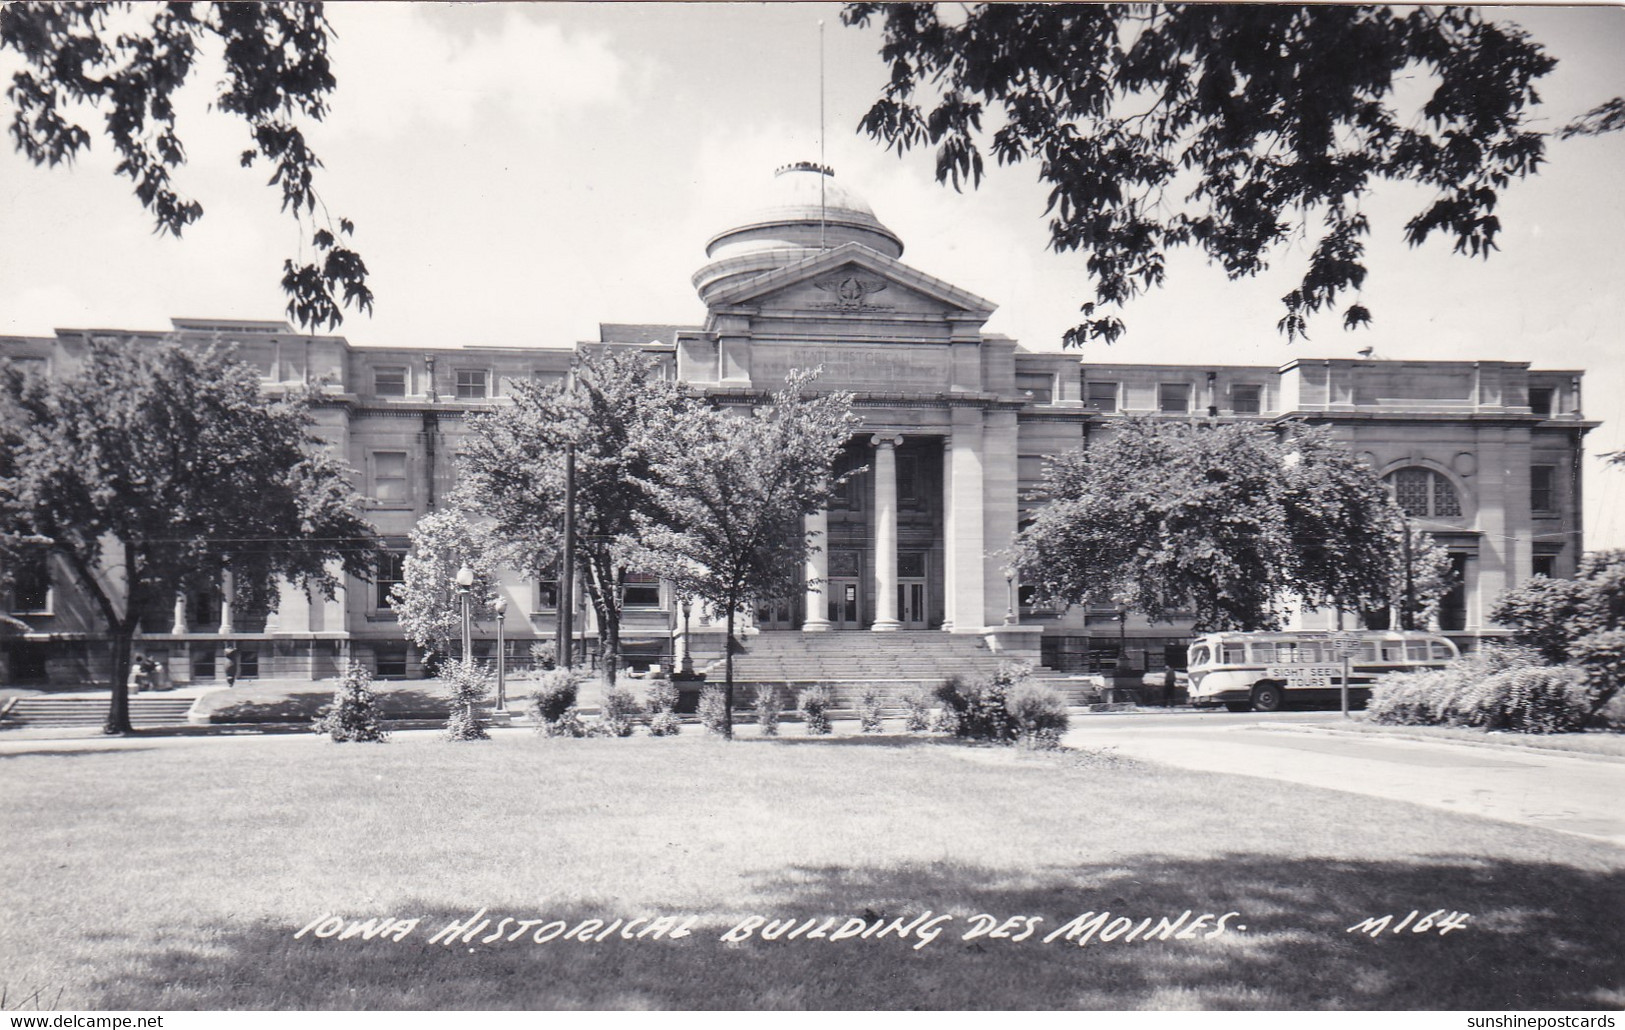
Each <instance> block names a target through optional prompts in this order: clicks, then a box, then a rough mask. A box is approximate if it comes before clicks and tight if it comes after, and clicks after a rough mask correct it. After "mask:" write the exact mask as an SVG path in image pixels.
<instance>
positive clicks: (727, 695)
mask: <svg viewBox="0 0 1625 1030" xmlns="http://www.w3.org/2000/svg"><path fill="white" fill-rule="evenodd" d="M722 656H723V657H722V670H723V671H722V739H723V740H732V739H734V606H733V605H729V606H728V630H727V634H726V635H725V636H724V637H723V638H722Z"/></svg>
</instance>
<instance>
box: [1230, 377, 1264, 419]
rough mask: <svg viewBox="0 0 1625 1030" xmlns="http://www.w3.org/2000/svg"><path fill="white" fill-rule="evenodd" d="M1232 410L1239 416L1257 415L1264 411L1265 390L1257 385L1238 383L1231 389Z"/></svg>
mask: <svg viewBox="0 0 1625 1030" xmlns="http://www.w3.org/2000/svg"><path fill="white" fill-rule="evenodd" d="M1230 410H1231V411H1233V412H1235V413H1236V414H1237V415H1257V414H1260V413H1261V412H1262V411H1263V410H1264V388H1263V387H1262V386H1259V385H1258V384H1257V383H1237V384H1235V385H1234V386H1232V387H1230Z"/></svg>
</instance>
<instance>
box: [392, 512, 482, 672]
mask: <svg viewBox="0 0 1625 1030" xmlns="http://www.w3.org/2000/svg"><path fill="white" fill-rule="evenodd" d="M410 539H411V549H410V550H409V551H407V553H406V558H405V560H404V561H402V562H401V581H400V582H399V583H397V584H395V586H394V587H392V588H391V589H390V592H389V606H390V607H391V608H392V609H394V611H395V617H396V619H397V621H398V623H399V625H400V627H401V632H402V633H405V634H406V635H407V637H408V638H410V639H411V641H412V642H413V643H415V644H417V645H418V647H421V648H423V649H424V650H425V651H428V652H431V653H436V654H443V655H449V654H452V653H453V650H454V649H453V647H452V643H453V642H454V641H455V642H458V644H459V646H460V644H461V641H462V633H463V602H462V595H461V594H460V593H459V592H458V590H457V572H458V570H459V569H461V568H463V567H464V566H467V567H468V568H469V569H471V570H473V572H474V585H473V586H472V587H470V588H469V604H470V608H469V613H470V616H471V617H472V618H474V619H475V620H481V619H489V618H492V617H494V616H495V614H496V610H495V609H494V608H492V602H493V601H495V600H496V591H495V587H494V584H495V582H496V564H497V563H496V560H495V557H494V555H493V548H492V546H491V543H490V541H489V540H488V539H486V537H485V534H483V533H481V532H480V531H479V530H477V529H475V528H474V527H473V526H472V525H470V524H469V521H468V518H467V517H466V516H465V515H464V514H463V512H462V511H460V510H458V509H457V508H448V509H446V510H443V511H436V512H430V513H429V514H427V515H425V516H423V518H421V519H419V520H418V524H417V525H416V526H414V527H413V529H412V532H411V534H410Z"/></svg>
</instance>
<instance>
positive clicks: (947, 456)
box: [942, 436, 957, 633]
mask: <svg viewBox="0 0 1625 1030" xmlns="http://www.w3.org/2000/svg"><path fill="white" fill-rule="evenodd" d="M953 554H954V447H953V437H952V436H945V437H943V438H942V631H943V632H944V633H952V632H953V629H954V583H955V575H954V574H955V571H956V564H957V563H956V562H955V561H954V559H953Z"/></svg>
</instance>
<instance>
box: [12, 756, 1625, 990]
mask: <svg viewBox="0 0 1625 1030" xmlns="http://www.w3.org/2000/svg"><path fill="white" fill-rule="evenodd" d="M744 732H745V734H747V736H743V737H742V738H741V739H740V740H738V741H736V742H735V743H733V744H732V745H726V744H722V743H720V742H717V741H714V740H709V739H706V738H704V737H703V736H701V735H700V734H698V733H696V732H695V731H694V730H693V729H692V728H690V729H689V730H687V731H685V733H684V735H683V736H681V737H679V738H676V739H667V740H660V739H653V738H648V737H638V738H634V739H630V740H603V739H597V740H544V739H540V738H537V737H534V736H532V735H530V734H529V733H528V732H520V731H514V732H509V733H503V734H499V735H498V736H497V739H495V740H493V741H491V742H489V743H479V744H449V743H445V742H442V741H441V740H439V739H437V738H436V737H435V736H434V735H432V734H428V733H415V734H400V735H397V737H396V739H395V740H394V741H393V742H391V743H389V744H387V745H335V744H332V743H330V742H328V741H326V740H324V739H321V738H317V737H315V736H284V737H254V736H250V737H231V738H214V739H210V738H179V739H169V740H162V741H160V740H136V741H133V742H132V743H131V744H130V746H128V747H126V748H121V749H113V750H70V749H65V748H62V747H61V746H60V745H58V744H53V742H50V741H42V742H41V744H40V747H41V749H42V750H41V751H40V752H36V753H29V754H21V755H14V756H8V757H3V758H0V787H3V790H0V813H3V815H0V826H3V827H4V830H5V835H6V838H7V841H8V845H7V847H6V848H5V850H4V860H3V861H4V865H3V868H0V872H3V874H4V876H5V882H6V885H7V886H6V903H5V916H6V918H5V919H4V920H3V921H0V961H3V963H4V965H3V971H0V977H3V978H4V984H3V987H4V993H5V997H6V999H7V1000H6V1003H5V1004H6V1005H7V1006H8V1007H13V1008H15V1007H29V1008H35V1007H38V1008H69V1007H76V1008H77V1007H83V1008H119V1009H189V1008H254V1009H260V1008H272V1009H292V1008H318V1009H351V1008H385V1009H397V1008H424V1009H428V1008H475V1009H479V1008H574V1007H630V1008H689V1009H693V1008H933V1009H939V1008H947V1009H959V1008H1029V1007H1034V1008H1069V1007H1070V1008H1106V1009H1116V1008H1146V1007H1153V1008H1197V1009H1218V1008H1265V1009H1281V1008H1285V1009H1295V1008H1376V1009H1411V1008H1424V1009H1429V1008H1450V1009H1454V1008H1472V1009H1475V1010H1483V1009H1528V1008H1537V1009H1538V1008H1562V1009H1570V1008H1580V1009H1586V1008H1598V1007H1611V1008H1612V1007H1618V1006H1619V1005H1620V1004H1621V1003H1622V1002H1625V994H1622V993H1621V988H1620V984H1621V982H1622V977H1621V966H1622V958H1621V956H1622V955H1625V931H1622V930H1621V928H1620V919H1619V916H1620V914H1621V912H1625V905H1622V901H1625V890H1622V886H1621V871H1622V869H1625V851H1621V850H1620V849H1616V848H1611V847H1608V846H1606V845H1603V844H1600V843H1592V842H1589V841H1586V840H1583V839H1580V838H1575V837H1568V836H1562V835H1557V834H1551V833H1546V832H1543V831H1538V830H1532V829H1523V828H1519V827H1513V826H1507V825H1502V824H1496V823H1491V822H1486V821H1480V820H1474V819H1470V818H1465V817H1458V816H1452V815H1449V814H1444V813H1439V812H1435V811H1429V810H1424V809H1421V808H1417V807H1413V806H1409V805H1403V804H1396V803H1391V802H1385V801H1379V800H1374V799H1364V798H1360V797H1356V796H1353V795H1347V794H1340V793H1332V792H1326V791H1316V790H1312V789H1309V788H1299V787H1293V786H1288V785H1284V784H1267V783H1265V782H1263V781H1257V780H1252V779H1227V778H1223V777H1216V776H1210V775H1201V774H1195V773H1185V772H1179V771H1174V770H1169V769H1163V768H1159V767H1154V766H1145V765H1134V764H1131V763H1127V762H1122V761H1113V760H1110V759H1102V758H1089V757H1087V756H1082V757H1080V756H1078V755H1076V754H1072V755H1063V756H1050V755H1040V754H1033V753H1029V752H1022V751H1015V750H996V749H987V748H968V747H962V746H958V745H953V744H949V743H944V742H940V741H935V740H912V741H911V740H907V739H905V738H859V737H837V738H833V739H829V738H823V739H812V740H809V739H807V738H805V737H801V736H799V735H790V736H787V737H786V738H784V739H782V740H779V741H766V740H760V739H753V738H751V737H750V736H748V734H750V733H752V732H753V731H752V730H749V729H747V730H745V731H744ZM53 747H56V750H52V748H53ZM481 909H484V910H485V915H484V916H483V917H482V918H484V919H489V920H490V923H489V924H488V925H487V927H486V928H484V929H480V930H478V931H477V932H473V933H470V934H468V939H467V940H466V941H465V940H464V939H462V937H461V936H459V937H458V939H457V940H456V942H455V943H454V944H451V945H448V944H446V943H431V939H432V938H433V937H434V936H435V935H436V933H437V932H438V931H440V930H442V929H443V928H444V927H446V926H447V924H449V923H452V922H457V921H461V920H466V919H468V918H469V917H471V916H473V915H475V913H476V912H478V911H479V910H481ZM1412 909H1417V910H1420V912H1421V913H1423V914H1424V915H1425V914H1427V913H1429V912H1431V911H1433V910H1436V909H1444V910H1447V911H1460V912H1466V913H1470V919H1469V921H1468V922H1467V925H1466V926H1465V927H1464V928H1463V929H1460V930H1457V931H1454V932H1451V933H1449V934H1447V935H1440V934H1439V933H1438V932H1437V928H1434V929H1430V930H1429V931H1428V932H1424V933H1413V932H1411V930H1410V929H1406V930H1405V931H1404V932H1402V933H1397V934H1396V933H1392V932H1387V933H1383V934H1381V935H1380V937H1378V938H1372V937H1370V936H1367V935H1365V934H1351V933H1348V932H1346V931H1347V928H1348V927H1350V926H1352V925H1354V924H1356V923H1358V922H1360V921H1361V920H1363V919H1365V918H1367V917H1378V916H1382V915H1385V914H1389V913H1392V914H1393V915H1394V916H1395V920H1396V922H1397V920H1399V919H1401V918H1403V917H1404V915H1405V914H1406V913H1407V912H1409V911H1411V910H1412ZM1187 910H1189V911H1190V913H1191V915H1190V916H1189V917H1187V919H1186V921H1185V922H1184V923H1182V924H1181V926H1182V927H1184V928H1185V929H1186V930H1187V931H1188V929H1189V926H1190V924H1191V923H1192V922H1194V921H1195V920H1196V919H1197V917H1199V916H1201V915H1202V914H1204V913H1212V914H1213V916H1214V917H1215V918H1214V919H1212V920H1208V921H1206V922H1205V923H1204V924H1203V926H1202V929H1201V930H1200V932H1198V933H1194V934H1188V936H1187V938H1186V939H1183V940H1181V939H1178V938H1173V939H1168V940H1160V939H1159V940H1147V939H1145V938H1144V937H1141V938H1140V939H1137V940H1130V939H1129V937H1130V936H1131V934H1130V933H1124V932H1123V927H1122V926H1118V928H1117V930H1116V931H1115V932H1114V931H1113V930H1112V929H1111V928H1110V927H1111V926H1112V925H1113V923H1115V922H1116V921H1117V920H1118V919H1119V917H1128V920H1129V923H1130V924H1132V925H1134V926H1138V925H1140V924H1141V923H1142V922H1143V921H1144V920H1146V919H1152V920H1156V919H1159V918H1162V917H1167V918H1169V919H1170V920H1175V919H1178V918H1179V917H1180V916H1181V913H1184V912H1186V911H1187ZM927 912H929V913H931V918H933V919H935V918H937V917H940V916H943V915H947V916H949V917H951V918H950V919H949V920H947V921H938V922H935V923H923V922H918V920H919V918H920V917H921V916H923V915H924V914H925V913H927ZM1101 912H1110V913H1111V916H1110V920H1111V922H1108V923H1105V924H1102V926H1101V928H1100V931H1099V932H1097V933H1095V934H1093V935H1092V937H1091V939H1090V940H1089V942H1088V943H1087V945H1086V946H1082V947H1080V946H1078V945H1077V944H1076V943H1069V942H1068V941H1067V940H1066V939H1065V938H1064V934H1063V936H1062V937H1060V938H1058V939H1055V940H1053V941H1051V942H1049V943H1046V942H1045V941H1044V938H1045V937H1046V936H1047V935H1049V934H1051V933H1053V932H1055V931H1057V930H1060V929H1062V928H1063V927H1064V925H1065V924H1066V923H1067V921H1068V920H1071V919H1073V917H1075V916H1079V915H1081V914H1083V913H1095V914H1097V915H1098V914H1099V913H1101ZM1226 913H1236V914H1235V915H1232V916H1230V917H1229V918H1228V919H1227V920H1226V922H1225V924H1224V926H1225V929H1224V932H1222V933H1218V934H1216V935H1213V936H1209V934H1211V933H1212V932H1213V931H1214V929H1215V927H1216V925H1217V924H1216V919H1217V917H1220V916H1224V915H1225V914H1226ZM330 914H331V915H333V916H334V917H336V918H337V920H338V922H336V923H332V924H329V925H328V926H326V927H316V928H312V929H308V930H307V932H306V933H305V935H304V936H303V937H296V934H298V932H299V931H300V930H301V928H306V927H310V926H311V924H312V923H315V922H317V921H318V920H319V919H320V917H323V916H326V915H330ZM979 914H986V915H988V916H990V917H992V919H993V921H995V922H998V923H1003V922H1004V921H1005V920H1007V919H1012V918H1014V917H1023V921H1021V922H1017V923H1015V924H1013V925H1012V926H1011V927H1010V928H1009V929H1007V930H1005V932H1004V934H1003V936H998V937H996V936H994V934H991V933H990V934H985V935H982V936H979V937H976V938H974V939H970V940H967V939H965V934H966V933H967V931H970V930H972V929H973V928H975V927H977V926H981V925H986V924H987V922H988V921H987V920H977V919H975V918H974V917H976V916H978V915H979ZM660 916H669V917H673V921H672V922H670V923H667V924H661V925H664V926H665V927H666V928H668V929H669V928H672V927H674V926H675V927H681V926H683V925H684V923H685V922H686V921H687V920H689V919H693V923H692V925H691V926H690V932H689V933H688V935H687V936H684V937H681V938H679V939H673V938H671V937H669V936H656V935H654V934H652V933H651V934H649V935H646V936H643V937H641V938H640V937H638V936H637V934H636V932H634V933H633V934H632V935H631V939H624V938H623V936H622V931H623V930H624V929H625V928H626V925H625V923H624V922H623V923H622V924H620V925H619V926H616V925H614V923H615V920H631V919H634V918H638V917H645V918H652V917H660ZM753 916H756V917H764V918H769V919H775V920H793V921H794V925H795V926H797V927H799V926H801V925H802V924H803V923H804V922H805V921H807V920H815V921H816V922H817V923H820V924H821V923H824V922H825V921H826V920H831V922H829V923H828V927H829V928H828V929H827V930H826V931H825V933H826V934H831V933H833V932H836V931H838V930H839V928H841V927H842V926H843V925H844V924H846V923H848V921H849V920H855V921H857V925H859V926H863V927H869V926H872V925H873V924H874V923H875V922H877V921H884V922H889V921H890V920H891V919H892V918H896V917H903V918H904V919H905V920H913V921H916V922H915V926H914V927H913V930H914V932H913V933H912V934H911V935H910V936H908V937H907V938H903V939H900V938H899V936H897V935H895V934H893V935H890V936H881V935H879V934H875V935H871V936H869V937H867V938H865V937H863V936H855V937H852V938H850V939H845V940H832V939H830V938H829V936H824V937H822V938H814V937H813V933H814V931H812V930H804V931H802V932H801V934H800V935H799V936H796V939H790V937H791V936H792V934H793V933H794V931H792V933H787V934H785V935H784V936H782V937H780V938H779V939H777V940H772V941H766V940H762V939H761V934H760V931H758V932H757V933H755V934H753V936H752V937H751V939H750V940H747V941H743V942H733V943H729V942H724V941H722V940H720V939H719V938H721V937H722V936H723V935H724V934H725V933H726V932H727V931H728V930H729V928H730V927H732V926H734V925H735V924H736V923H738V922H739V921H740V920H744V919H747V918H749V917H753ZM881 917H885V919H884V920H881ZM368 918H379V919H398V920H402V921H405V920H410V919H415V920H417V923H416V924H415V926H412V927H411V928H410V929H409V930H407V931H406V932H404V933H402V932H400V931H401V930H402V928H403V927H405V926H407V925H408V924H406V923H404V922H402V923H397V924H394V925H393V927H392V929H391V930H390V932H388V933H386V934H383V935H377V936H372V939H366V936H363V935H359V934H358V935H355V936H351V937H349V939H344V935H343V934H342V933H339V934H338V935H335V936H328V937H325V938H324V937H318V933H319V932H320V933H329V932H331V931H333V930H334V929H336V928H337V927H338V926H339V925H345V924H347V921H349V920H357V921H360V920H365V919H368ZM503 918H507V919H509V920H510V922H509V923H507V924H503V923H501V920H502V919H503ZM1033 918H1038V919H1040V920H1041V921H1040V922H1036V923H1032V922H1027V921H1025V920H1031V919H1033ZM590 920H602V923H601V924H599V925H598V926H593V925H592V924H591V923H590V922H588V921H590ZM521 921H530V925H529V926H528V927H526V928H524V930H523V931H522V935H521V936H517V937H515V934H517V933H520V931H519V926H520V922H521ZM1437 921H1438V920H1437V917H1436V918H1435V922H1437ZM556 922H562V923H563V924H564V926H562V927H559V928H558V929H551V930H550V929H549V926H550V924H553V923H556ZM583 923H587V926H586V927H582V924H583ZM375 925H376V924H375ZM634 925H635V926H637V927H638V928H639V929H640V930H648V929H650V928H651V927H652V926H653V925H655V924H651V923H649V922H644V923H640V924H634ZM1154 925H1155V924H1154V923H1153V928H1154ZM1414 925H1416V924H1415V923H1414V922H1413V926H1414ZM473 926H477V924H473V925H471V926H470V929H473ZM1243 926H1245V929H1244V930H1243V929H1242V927H1243ZM1028 927H1031V928H1033V932H1032V933H1031V935H1030V936H1025V937H1024V939H1022V938H1023V936H1024V935H1023V933H1022V931H1023V930H1024V929H1026V928H1028ZM779 928H782V926H780V927H779ZM930 928H935V929H936V930H937V931H938V935H937V936H935V938H934V939H932V940H930V941H929V943H925V944H923V945H922V946H920V947H917V948H916V947H915V945H916V944H920V943H921V940H922V938H923V937H924V936H928V935H929V934H928V933H922V931H927V930H928V929H930ZM762 929H766V930H767V931H768V932H772V931H773V929H775V926H774V925H771V924H770V925H767V926H764V927H762ZM549 933H551V934H553V935H555V936H554V937H553V938H552V939H549V940H547V941H545V942H544V943H537V942H536V939H535V938H536V936H537V935H538V934H541V935H544V936H546V935H547V934H549ZM578 933H579V935H580V936H583V937H586V938H587V940H585V941H580V940H573V939H567V938H569V937H574V936H576V935H577V934H578ZM1119 934H1121V935H1122V936H1119ZM367 936H371V934H368V935H367ZM396 936H400V937H401V938H402V939H400V940H398V941H397V940H395V939H393V938H394V937H396ZM1108 936H1109V937H1112V938H1115V939H1110V940H1107V939H1103V938H1106V937H1108ZM1132 936H1138V935H1132ZM1146 936H1149V934H1147V935H1146ZM510 937H515V939H513V940H510V939H509V938H510ZM30 998H31V999H33V1000H32V1003H28V1002H27V1001H26V999H30Z"/></svg>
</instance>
